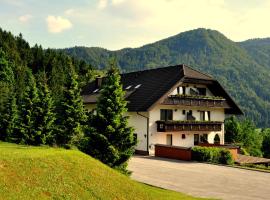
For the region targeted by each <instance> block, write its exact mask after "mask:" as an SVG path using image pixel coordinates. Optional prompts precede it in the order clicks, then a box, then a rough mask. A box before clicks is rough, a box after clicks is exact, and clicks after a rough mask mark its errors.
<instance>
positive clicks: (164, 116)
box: [160, 109, 173, 121]
mask: <svg viewBox="0 0 270 200" xmlns="http://www.w3.org/2000/svg"><path fill="white" fill-rule="evenodd" d="M172 119H173V111H172V110H169V109H161V110H160V120H163V121H168V120H172Z"/></svg>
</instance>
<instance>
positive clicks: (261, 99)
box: [61, 28, 270, 127]
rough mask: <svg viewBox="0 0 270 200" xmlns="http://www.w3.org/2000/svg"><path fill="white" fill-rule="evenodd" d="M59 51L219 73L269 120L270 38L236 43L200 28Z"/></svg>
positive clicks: (132, 67) (260, 118)
mask: <svg viewBox="0 0 270 200" xmlns="http://www.w3.org/2000/svg"><path fill="white" fill-rule="evenodd" d="M61 51H64V52H66V53H67V54H69V55H71V56H74V57H76V58H79V59H82V60H84V61H86V62H87V63H89V64H91V65H92V66H95V67H96V68H98V69H103V68H104V67H105V66H106V63H107V62H108V59H109V58H111V57H115V58H116V59H117V62H118V64H119V66H120V68H121V69H122V71H123V72H129V71H136V70H143V69H149V68H155V67H160V66H164V67H165V66H169V65H175V64H181V63H184V64H187V65H190V66H192V67H194V68H196V69H198V70H201V71H203V72H206V73H209V74H211V75H213V76H214V77H215V78H216V79H218V80H219V81H220V82H221V83H222V84H223V85H224V86H225V88H226V89H227V90H228V91H229V93H230V94H231V96H233V97H234V99H235V100H236V102H238V103H239V104H240V106H241V108H242V110H243V111H244V113H245V115H246V116H247V117H248V118H250V119H252V120H253V121H255V123H256V124H257V125H258V126H260V127H269V126H270V87H268V86H270V54H269V53H270V39H263V40H260V39H257V40H248V41H244V42H241V43H236V42H233V41H232V40H230V39H228V38H226V37H225V36H224V35H223V34H221V33H220V32H218V31H215V30H210V29H202V28H200V29H195V30H191V31H187V32H183V33H180V34H178V35H175V36H172V37H169V38H167V39H164V40H160V41H157V42H155V43H152V44H148V45H144V46H142V47H140V48H125V49H121V50H118V51H109V50H107V49H103V48H97V47H92V48H87V47H74V48H68V49H63V50H61Z"/></svg>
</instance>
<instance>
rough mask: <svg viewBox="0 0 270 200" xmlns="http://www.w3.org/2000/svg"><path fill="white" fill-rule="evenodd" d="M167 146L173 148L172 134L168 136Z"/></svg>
mask: <svg viewBox="0 0 270 200" xmlns="http://www.w3.org/2000/svg"><path fill="white" fill-rule="evenodd" d="M166 144H167V145H170V146H172V134H167V135H166Z"/></svg>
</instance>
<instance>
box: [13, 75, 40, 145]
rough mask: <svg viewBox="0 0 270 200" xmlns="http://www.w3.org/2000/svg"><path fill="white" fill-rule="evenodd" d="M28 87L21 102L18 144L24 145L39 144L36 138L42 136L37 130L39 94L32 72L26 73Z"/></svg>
mask: <svg viewBox="0 0 270 200" xmlns="http://www.w3.org/2000/svg"><path fill="white" fill-rule="evenodd" d="M26 80H28V81H27V83H26V84H27V85H26V86H25V91H24V93H23V97H22V99H21V100H20V101H19V110H20V112H19V114H20V117H19V119H20V120H19V125H18V128H19V134H18V138H17V142H19V143H22V144H31V145H37V144H39V142H38V141H36V138H37V137H39V135H40V134H41V133H40V131H39V130H37V121H36V120H37V116H38V109H39V108H38V102H39V99H38V92H37V88H36V82H35V79H34V76H33V75H32V72H31V71H30V70H27V71H26Z"/></svg>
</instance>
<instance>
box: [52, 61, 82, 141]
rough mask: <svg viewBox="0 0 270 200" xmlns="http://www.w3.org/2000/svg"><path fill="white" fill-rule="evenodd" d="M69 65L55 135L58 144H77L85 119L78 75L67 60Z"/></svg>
mask: <svg viewBox="0 0 270 200" xmlns="http://www.w3.org/2000/svg"><path fill="white" fill-rule="evenodd" d="M69 67H70V72H69V76H68V81H67V85H66V88H65V90H64V98H63V101H62V103H61V110H60V115H61V116H59V118H60V119H61V122H60V126H59V130H58V131H59V134H58V135H57V142H58V144H77V143H78V142H79V140H80V138H82V137H83V132H84V130H83V126H84V124H85V122H86V119H87V116H86V112H85V109H84V106H83V101H82V97H81V92H80V88H79V86H78V82H77V78H78V76H77V74H76V72H75V70H74V68H73V66H72V64H71V62H69ZM58 123H59V122H58Z"/></svg>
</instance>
